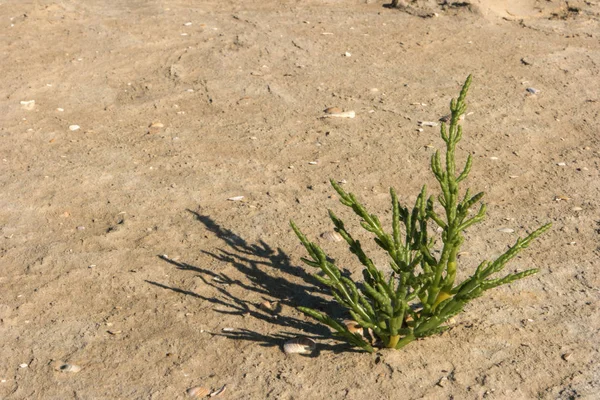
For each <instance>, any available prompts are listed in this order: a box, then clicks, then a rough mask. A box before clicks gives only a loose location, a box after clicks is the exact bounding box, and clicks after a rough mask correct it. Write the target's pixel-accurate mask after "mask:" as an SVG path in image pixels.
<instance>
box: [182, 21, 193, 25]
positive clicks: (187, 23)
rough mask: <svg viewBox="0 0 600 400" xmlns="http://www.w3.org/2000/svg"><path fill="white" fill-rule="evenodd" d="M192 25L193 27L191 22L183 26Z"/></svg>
mask: <svg viewBox="0 0 600 400" xmlns="http://www.w3.org/2000/svg"><path fill="white" fill-rule="evenodd" d="M190 25H192V23H191V22H186V23H185V24H183V26H190Z"/></svg>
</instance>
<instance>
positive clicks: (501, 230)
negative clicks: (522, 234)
mask: <svg viewBox="0 0 600 400" xmlns="http://www.w3.org/2000/svg"><path fill="white" fill-rule="evenodd" d="M514 231H515V230H514V229H511V228H500V229H498V232H502V233H513V232H514Z"/></svg>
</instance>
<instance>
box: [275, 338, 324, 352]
mask: <svg viewBox="0 0 600 400" xmlns="http://www.w3.org/2000/svg"><path fill="white" fill-rule="evenodd" d="M316 348H317V343H316V342H315V341H314V340H312V339H309V338H306V337H297V338H295V339H291V340H288V341H287V342H285V344H284V345H283V351H284V352H285V354H310V353H312V352H313V351H315V349H316Z"/></svg>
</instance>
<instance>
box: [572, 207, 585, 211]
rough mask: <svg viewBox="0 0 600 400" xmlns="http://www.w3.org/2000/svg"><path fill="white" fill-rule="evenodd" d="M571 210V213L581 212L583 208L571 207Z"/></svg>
mask: <svg viewBox="0 0 600 400" xmlns="http://www.w3.org/2000/svg"><path fill="white" fill-rule="evenodd" d="M571 210H573V211H582V210H583V208H581V207H573V208H571Z"/></svg>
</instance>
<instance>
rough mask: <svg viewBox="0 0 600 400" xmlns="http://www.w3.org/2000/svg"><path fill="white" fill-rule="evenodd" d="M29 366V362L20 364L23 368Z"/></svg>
mask: <svg viewBox="0 0 600 400" xmlns="http://www.w3.org/2000/svg"><path fill="white" fill-rule="evenodd" d="M28 366H29V365H28V364H25V363H23V364H19V367H21V368H27V367H28Z"/></svg>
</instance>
